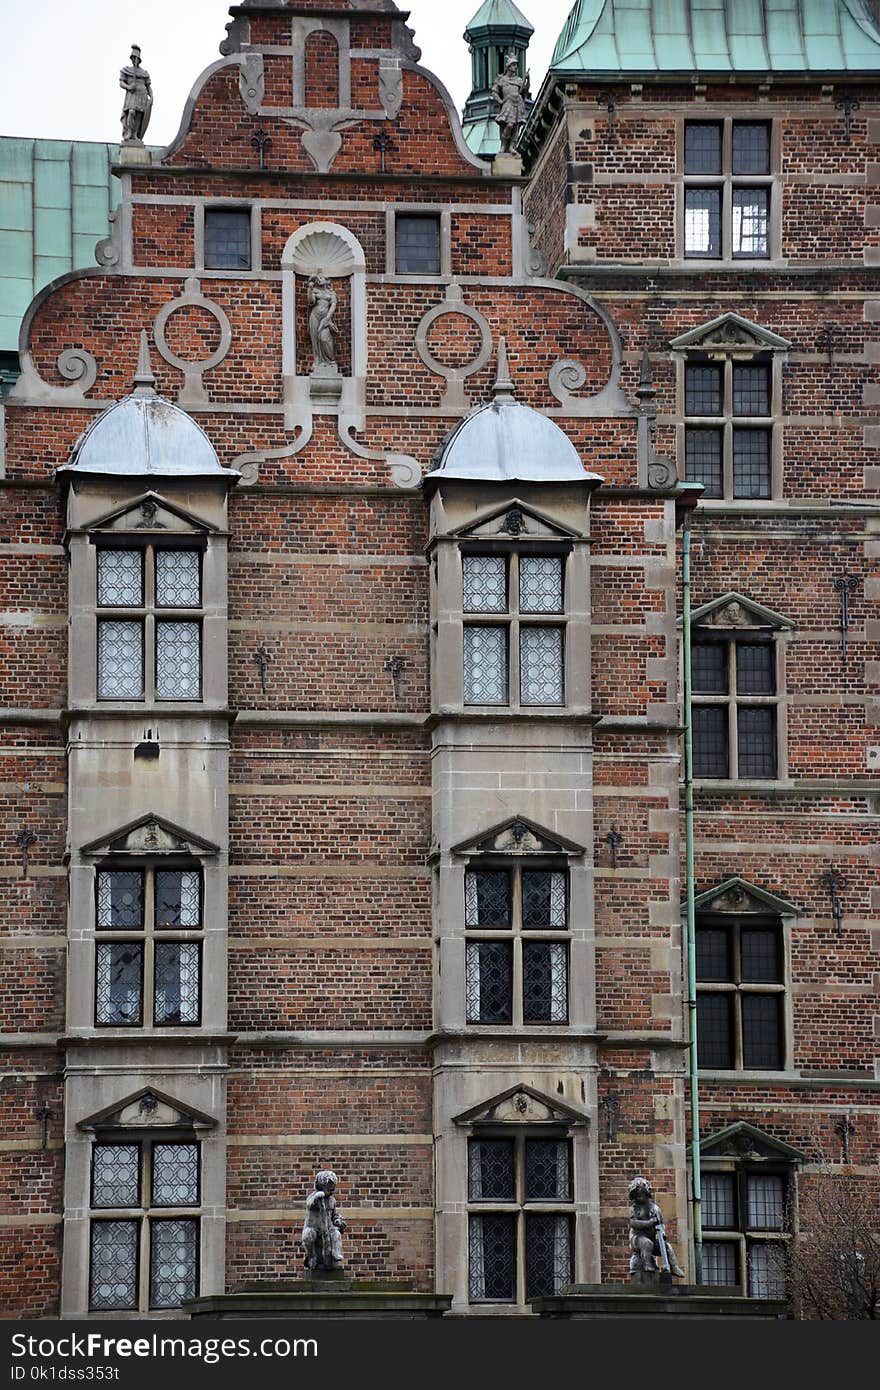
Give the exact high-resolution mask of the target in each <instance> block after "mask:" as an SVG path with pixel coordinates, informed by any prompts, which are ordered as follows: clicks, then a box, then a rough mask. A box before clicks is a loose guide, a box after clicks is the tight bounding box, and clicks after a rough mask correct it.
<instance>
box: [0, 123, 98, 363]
mask: <svg viewBox="0 0 880 1390" xmlns="http://www.w3.org/2000/svg"><path fill="white" fill-rule="evenodd" d="M118 157H119V147H118V145H99V144H92V143H90V142H84V141H73V140H26V139H19V138H17V137H14V136H8V135H6V136H0V352H17V350H18V329H19V325H20V324H21V320H22V318H23V317H24V313H25V310H26V309H27V307H28V305H29V304H30V302H31V300H32V299H33V297H34V295H35V294H37V293H38V291H39V290H41V289H42V288H43V286H44V285H47V284H48V283H49V281H50V280H54V279H55V278H56V276H58V275H63V274H64V273H65V271H68V270H74V269H79V268H81V267H84V266H91V265H94V264H95V244H96V242H98V241H100V240H101V238H102V237H105V236H108V235H109V233H110V223H109V221H108V214H109V213H110V211H111V209H113V208H115V207H116V205H117V204H118V202H119V199H120V189H119V181H118V179H116V178H114V177H113V175H112V174H111V173H110V165H111V164H112V163H114V162H115V161H116V160H117V159H118Z"/></svg>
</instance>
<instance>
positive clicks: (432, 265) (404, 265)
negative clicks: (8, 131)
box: [394, 213, 440, 275]
mask: <svg viewBox="0 0 880 1390" xmlns="http://www.w3.org/2000/svg"><path fill="white" fill-rule="evenodd" d="M394 236H395V265H396V269H397V274H398V275H439V274H440V218H439V217H437V216H435V215H433V214H431V215H428V216H424V215H415V216H411V215H409V214H406V213H398V214H397V216H396V217H395V219H394Z"/></svg>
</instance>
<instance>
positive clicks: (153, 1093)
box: [77, 1086, 217, 1130]
mask: <svg viewBox="0 0 880 1390" xmlns="http://www.w3.org/2000/svg"><path fill="white" fill-rule="evenodd" d="M216 1124H217V1121H216V1120H213V1119H212V1118H211V1116H210V1115H204V1114H203V1113H202V1111H201V1110H195V1109H193V1107H192V1106H191V1105H184V1104H183V1102H182V1101H179V1100H173V1099H172V1098H171V1096H167V1095H165V1093H164V1092H163V1091H157V1090H156V1089H155V1087H153V1086H145V1087H143V1089H142V1090H140V1091H135V1092H134V1094H133V1095H130V1096H126V1097H125V1099H124V1100H121V1101H116V1102H115V1103H114V1104H113V1105H108V1106H106V1107H105V1108H104V1109H103V1110H99V1111H97V1113H96V1114H94V1115H90V1116H89V1117H88V1118H87V1119H85V1120H80V1121H79V1123H78V1124H77V1129H83V1130H108V1129H112V1130H120V1129H129V1130H135V1129H149V1130H155V1129H214V1128H215V1127H216Z"/></svg>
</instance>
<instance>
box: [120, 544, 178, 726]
mask: <svg viewBox="0 0 880 1390" xmlns="http://www.w3.org/2000/svg"><path fill="white" fill-rule="evenodd" d="M97 559H98V564H97V569H98V593H97V604H98V654H97V664H98V681H97V690H98V699H99V700H144V699H148V700H199V699H201V695H202V614H201V606H202V555H201V551H200V550H196V549H189V548H185V547H177V546H175V547H173V548H172V547H170V546H158V545H156V546H154V545H147V546H138V547H127V548H125V549H112V548H110V547H102V548H101V549H99V550H98V557H97ZM111 614H112V616H111Z"/></svg>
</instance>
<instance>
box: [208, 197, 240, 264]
mask: <svg viewBox="0 0 880 1390" xmlns="http://www.w3.org/2000/svg"><path fill="white" fill-rule="evenodd" d="M250 268H251V215H250V212H249V211H248V210H247V209H237V210H230V211H228V212H227V211H225V210H221V209H219V208H207V209H206V210H205V269H206V270H250Z"/></svg>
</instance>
